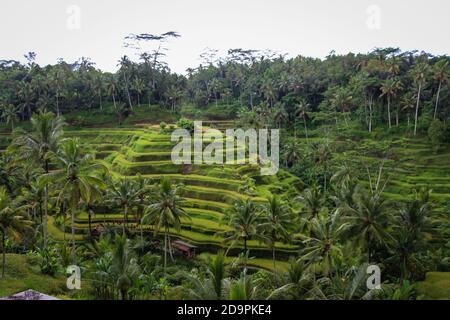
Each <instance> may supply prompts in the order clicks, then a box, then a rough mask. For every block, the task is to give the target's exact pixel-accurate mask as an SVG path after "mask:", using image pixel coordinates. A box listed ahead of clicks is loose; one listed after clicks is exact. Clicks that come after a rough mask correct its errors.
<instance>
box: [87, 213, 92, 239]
mask: <svg viewBox="0 0 450 320" xmlns="http://www.w3.org/2000/svg"><path fill="white" fill-rule="evenodd" d="M91 220H92V219H91V210H88V224H89V236H90V237H92V223H91V222H92V221H91Z"/></svg>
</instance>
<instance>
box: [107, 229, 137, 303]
mask: <svg viewBox="0 0 450 320" xmlns="http://www.w3.org/2000/svg"><path fill="white" fill-rule="evenodd" d="M111 272H112V274H113V277H114V280H115V283H114V284H115V287H116V288H117V289H118V290H119V292H120V295H121V298H122V300H127V298H128V292H129V290H130V289H131V288H132V287H133V281H134V279H135V278H137V276H138V275H139V265H138V264H137V260H136V258H134V256H133V253H132V250H131V248H130V242H129V240H128V239H127V236H126V235H125V234H122V235H120V234H118V235H116V237H115V240H114V245H113V250H112V265H111Z"/></svg>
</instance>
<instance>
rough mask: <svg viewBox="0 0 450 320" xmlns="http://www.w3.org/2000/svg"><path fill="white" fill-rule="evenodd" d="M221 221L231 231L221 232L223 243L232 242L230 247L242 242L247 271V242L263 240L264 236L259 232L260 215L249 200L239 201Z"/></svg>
mask: <svg viewBox="0 0 450 320" xmlns="http://www.w3.org/2000/svg"><path fill="white" fill-rule="evenodd" d="M223 221H224V223H226V224H227V225H229V226H230V227H231V228H232V230H231V231H225V232H222V234H223V235H224V236H225V239H224V241H225V242H232V243H231V246H230V247H232V246H234V244H235V243H236V242H237V241H243V242H244V252H243V253H244V259H245V260H244V270H247V255H248V246H247V243H248V241H249V240H250V239H257V240H265V237H264V235H263V234H262V233H261V232H259V230H260V227H261V226H260V223H261V213H260V212H259V210H258V208H257V206H256V205H255V204H254V202H252V201H251V200H250V199H247V200H246V201H242V200H241V201H238V202H236V203H235V204H234V206H233V207H232V208H230V209H229V210H227V212H226V213H225V215H224V217H223Z"/></svg>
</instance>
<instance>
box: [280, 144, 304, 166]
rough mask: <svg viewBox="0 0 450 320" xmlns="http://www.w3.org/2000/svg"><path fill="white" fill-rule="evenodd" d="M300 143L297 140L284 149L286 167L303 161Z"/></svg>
mask: <svg viewBox="0 0 450 320" xmlns="http://www.w3.org/2000/svg"><path fill="white" fill-rule="evenodd" d="M301 157H302V155H301V148H300V143H299V142H298V141H295V140H291V141H289V142H288V143H287V144H286V146H285V147H284V153H283V158H284V161H285V164H286V167H290V166H293V165H295V164H296V163H297V162H298V161H299V160H300V159H301Z"/></svg>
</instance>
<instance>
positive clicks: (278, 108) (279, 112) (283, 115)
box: [272, 102, 289, 128]
mask: <svg viewBox="0 0 450 320" xmlns="http://www.w3.org/2000/svg"><path fill="white" fill-rule="evenodd" d="M272 114H273V121H274V122H275V123H276V124H277V125H278V128H281V125H282V124H283V123H284V122H286V121H287V120H288V118H289V115H288V113H287V112H286V109H285V107H284V104H283V103H281V102H277V103H276V104H275V107H274V110H273V113H272Z"/></svg>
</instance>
